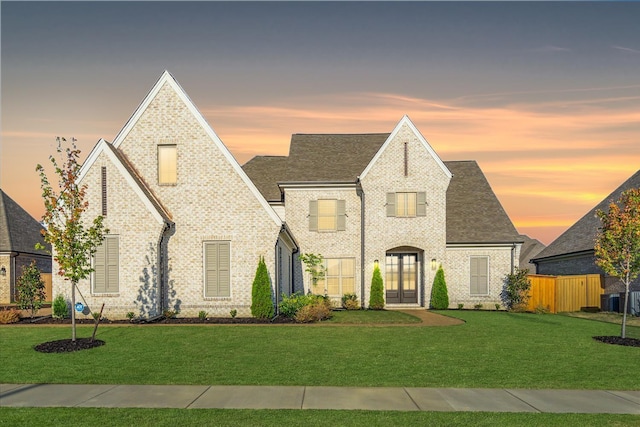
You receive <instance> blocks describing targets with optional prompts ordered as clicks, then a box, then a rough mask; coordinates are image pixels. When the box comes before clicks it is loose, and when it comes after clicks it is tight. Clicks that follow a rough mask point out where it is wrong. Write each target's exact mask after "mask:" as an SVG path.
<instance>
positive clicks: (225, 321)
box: [14, 316, 295, 325]
mask: <svg viewBox="0 0 640 427" xmlns="http://www.w3.org/2000/svg"><path fill="white" fill-rule="evenodd" d="M76 323H77V324H78V325H94V324H95V322H94V321H93V319H76ZM274 323H277V324H283V323H285V324H286V323H295V320H294V319H292V318H289V317H285V316H277V317H275V318H273V319H256V318H253V317H236V318H231V317H208V318H206V319H199V318H197V317H174V318H170V319H167V318H165V317H163V316H159V317H157V318H155V319H151V320H149V319H134V320H110V319H102V320H101V321H100V325H123V324H168V325H184V324H190V325H198V324H208V325H230V324H238V325H260V324H261V325H268V324H274ZM33 324H35V325H70V324H71V319H68V318H67V319H54V318H52V317H51V316H45V317H39V318H35V319H30V318H28V317H27V318H23V319H20V321H19V322H18V323H14V325H33Z"/></svg>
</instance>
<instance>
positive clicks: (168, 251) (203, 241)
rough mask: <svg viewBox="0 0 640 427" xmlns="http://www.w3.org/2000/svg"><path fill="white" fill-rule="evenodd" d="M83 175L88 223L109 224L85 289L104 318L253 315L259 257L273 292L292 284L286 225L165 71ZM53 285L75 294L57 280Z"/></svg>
mask: <svg viewBox="0 0 640 427" xmlns="http://www.w3.org/2000/svg"><path fill="white" fill-rule="evenodd" d="M78 180H79V183H80V184H86V185H87V186H88V190H87V201H88V202H89V208H88V211H87V213H86V215H87V218H93V217H95V216H98V215H102V216H103V217H104V224H105V227H106V228H108V229H109V233H108V234H107V235H106V238H105V240H104V244H103V245H102V246H101V247H100V248H99V250H98V251H97V253H96V254H95V256H94V259H93V268H94V269H95V272H94V273H92V274H91V277H90V278H88V279H86V280H82V281H80V282H79V284H78V287H79V290H80V294H81V295H82V297H81V301H84V302H85V303H86V305H88V306H89V307H90V308H93V309H94V310H96V309H99V307H100V305H101V304H102V303H105V308H104V310H105V311H104V312H105V315H106V316H107V317H109V318H124V317H125V316H126V315H127V313H130V312H132V313H134V314H135V315H136V316H142V317H152V316H156V315H159V314H162V313H163V312H164V311H165V310H172V311H180V312H182V313H183V314H184V315H186V316H197V315H198V312H199V311H206V312H208V313H209V314H210V315H218V316H227V315H229V312H230V311H231V310H237V312H238V314H239V315H248V314H249V313H250V306H251V287H252V282H253V279H254V276H255V272H256V268H257V266H258V262H259V259H260V257H264V259H265V262H266V265H267V266H268V269H269V275H270V278H271V280H272V283H273V284H274V288H275V289H276V292H277V289H280V288H281V287H282V288H286V289H289V288H290V287H291V285H290V284H289V282H290V281H291V280H292V278H291V275H290V274H289V272H290V271H291V267H290V266H291V264H292V260H293V253H294V252H295V251H296V250H297V246H296V243H295V240H294V239H293V237H292V235H291V233H290V231H289V230H288V229H287V227H286V225H285V224H284V222H283V221H282V220H281V219H280V218H279V217H278V215H277V214H276V213H275V211H274V210H273V208H272V207H271V206H270V205H269V204H268V203H267V202H266V201H265V199H264V198H263V197H262V195H261V194H260V192H259V191H258V190H257V189H256V187H255V185H254V184H253V182H252V181H251V180H250V179H249V178H248V177H247V175H246V174H245V173H244V171H243V170H242V168H241V167H240V165H239V164H238V163H237V162H236V160H235V159H234V158H233V156H232V155H231V153H230V152H229V150H228V149H227V148H226V147H225V146H224V144H223V143H222V141H220V138H218V136H217V135H216V134H215V132H214V131H213V130H212V129H211V127H210V126H209V125H208V124H207V122H206V121H205V119H204V118H203V117H202V115H201V114H200V112H199V111H198V110H197V108H196V107H195V106H194V104H193V103H192V102H191V100H190V99H189V97H188V96H187V95H186V93H185V92H184V90H183V89H182V88H181V87H180V86H179V85H178V83H177V82H176V81H175V79H174V78H173V77H172V76H171V75H170V74H169V73H168V72H165V73H163V74H162V76H161V77H160V79H159V80H158V81H157V82H156V84H155V85H154V87H153V88H152V89H151V91H150V92H149V94H148V95H147V96H146V98H145V99H144V100H143V101H142V103H141V104H140V106H139V107H138V108H137V110H136V111H135V112H134V113H133V115H132V116H131V118H130V119H129V121H128V122H127V123H126V124H125V126H124V127H123V128H122V130H121V131H120V132H119V133H118V135H117V136H116V137H115V139H114V140H113V142H107V141H105V140H100V141H99V142H98V143H97V144H96V146H95V147H94V148H93V150H92V151H91V153H90V154H89V155H88V157H87V159H86V161H85V162H84V164H83V165H82V168H81V170H80V174H79V177H78ZM53 287H54V292H56V293H57V292H61V293H64V294H65V295H69V294H70V289H69V286H68V282H66V281H64V280H63V278H61V277H56V278H55V279H54V283H53Z"/></svg>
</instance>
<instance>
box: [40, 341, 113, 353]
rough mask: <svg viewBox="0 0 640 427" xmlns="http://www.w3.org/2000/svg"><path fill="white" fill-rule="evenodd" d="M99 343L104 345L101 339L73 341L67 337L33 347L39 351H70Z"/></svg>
mask: <svg viewBox="0 0 640 427" xmlns="http://www.w3.org/2000/svg"><path fill="white" fill-rule="evenodd" d="M101 345H104V341H102V340H93V341H92V340H91V338H76V340H75V341H71V338H68V339H66V340H58V341H49V342H44V343H42V344H38V345H37V346H35V347H34V349H35V350H36V351H39V352H40V353H70V352H72V351H79V350H88V349H90V348H94V347H100V346H101Z"/></svg>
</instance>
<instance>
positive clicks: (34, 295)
mask: <svg viewBox="0 0 640 427" xmlns="http://www.w3.org/2000/svg"><path fill="white" fill-rule="evenodd" d="M16 290H17V291H18V296H17V298H16V299H17V302H18V307H20V309H22V310H29V311H30V312H31V317H32V318H33V316H35V314H36V313H37V312H38V310H40V308H41V307H42V305H43V304H44V299H45V298H46V297H47V296H46V294H45V291H44V281H43V280H42V278H41V277H40V270H38V267H36V262H35V261H31V264H29V265H28V266H23V267H22V274H21V275H20V277H18V282H17V283H16Z"/></svg>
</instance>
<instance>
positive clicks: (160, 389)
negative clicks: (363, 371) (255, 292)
mask: <svg viewBox="0 0 640 427" xmlns="http://www.w3.org/2000/svg"><path fill="white" fill-rule="evenodd" d="M0 406H14V407H19V406H29V407H44V406H63V407H99V408H223V409H225V408H226V409H363V410H372V411H382V410H389V411H490V412H554V413H567V412H573V413H609V414H639V415H640V391H605V390H525V389H477V388H476V389H472V388H469V389H462V388H418V387H305V386H206V385H104V384H94V385H90V384H0Z"/></svg>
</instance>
